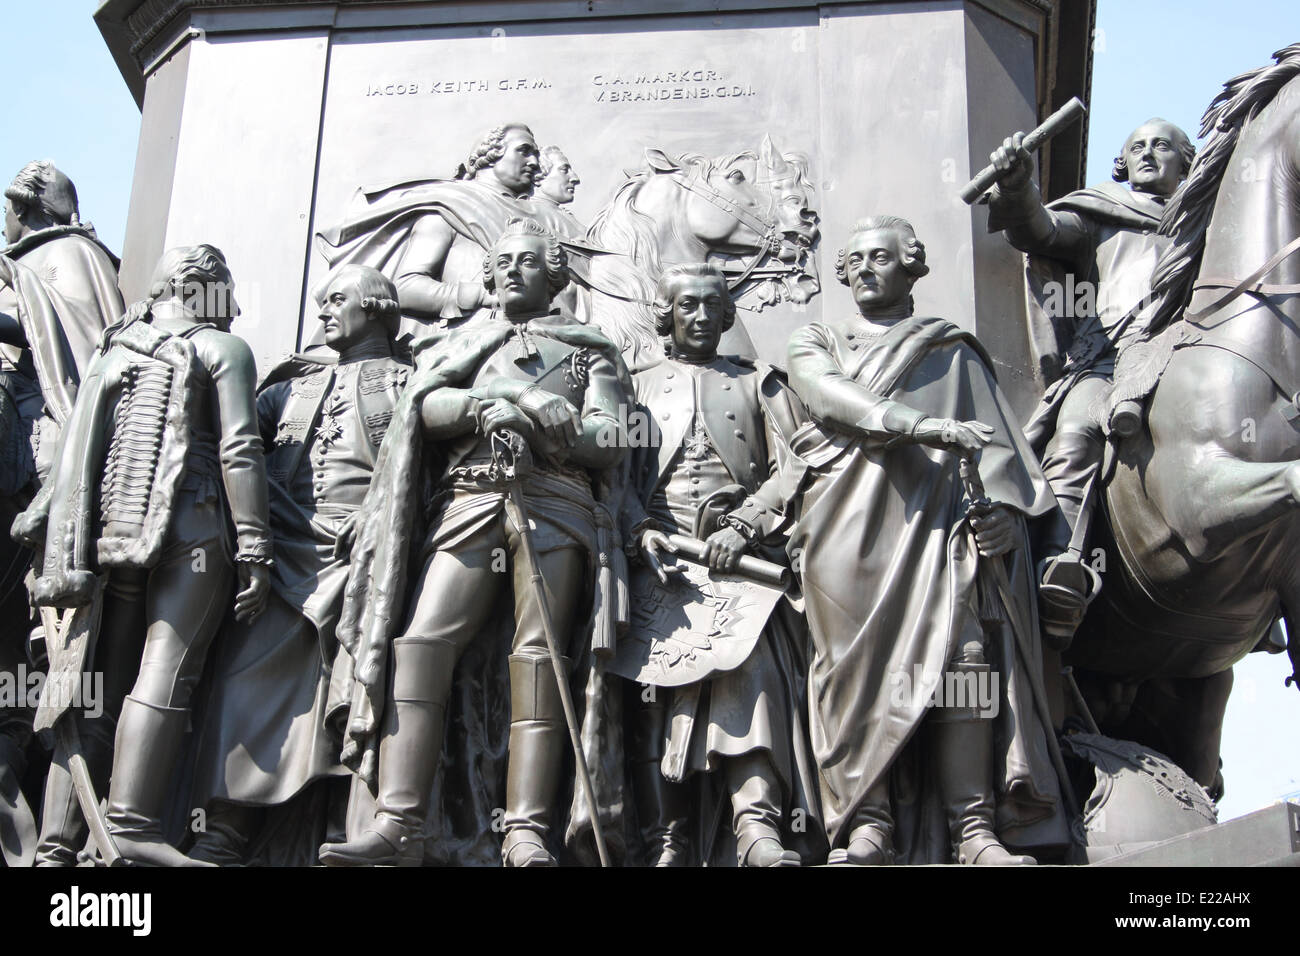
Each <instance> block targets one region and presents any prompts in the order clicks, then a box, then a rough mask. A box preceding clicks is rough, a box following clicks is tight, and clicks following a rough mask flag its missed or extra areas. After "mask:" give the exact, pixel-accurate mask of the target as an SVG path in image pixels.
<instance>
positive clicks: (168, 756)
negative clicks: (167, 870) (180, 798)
mask: <svg viewBox="0 0 1300 956" xmlns="http://www.w3.org/2000/svg"><path fill="white" fill-rule="evenodd" d="M189 715H190V712H189V710H188V708H184V707H162V706H159V705H157V704H148V703H145V702H144V701H142V700H140V699H139V698H136V697H132V696H130V695H128V696H127V697H126V699H125V700H124V701H122V714H121V716H120V717H118V720H117V738H116V744H115V746H114V754H113V778H112V781H111V782H110V784H109V790H108V827H109V831H110V832H111V833H112V835H113V840H114V842H116V843H117V848H118V850H119V851H120V852H121V854H122V857H123V859H125V860H126V861H127V862H128V863H136V864H142V865H144V866H210V865H211V864H208V863H203V862H201V861H198V860H191V859H190V858H189V857H188V856H186V855H185V854H184V853H182V852H181V851H180V850H178V849H176V848H175V847H174V846H172V845H171V844H170V843H168V842H167V841H166V839H164V838H163V834H162V812H163V806H164V804H165V803H166V801H167V793H168V788H169V787H170V786H171V785H172V776H173V774H174V772H175V770H176V761H177V759H178V758H179V757H180V749H181V742H182V741H183V740H184V738H185V730H186V726H187V724H188V723H189Z"/></svg>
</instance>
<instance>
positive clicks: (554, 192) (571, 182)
mask: <svg viewBox="0 0 1300 956" xmlns="http://www.w3.org/2000/svg"><path fill="white" fill-rule="evenodd" d="M551 158H552V162H551V171H550V172H549V173H547V174H546V175H545V176H544V177H543V178H542V180H541V182H539V183H538V184H537V191H538V192H540V193H541V194H542V195H543V196H545V197H546V198H547V199H549V200H551V201H552V202H555V203H559V204H560V205H563V204H564V203H570V202H573V197H574V195H575V194H576V191H577V187H578V184H579V183H580V182H582V180H581V179H579V178H578V176H577V174H576V173H574V171H573V166H572V165H571V164H570V163H569V157H567V156H565V155H564V154H563V153H552V154H551Z"/></svg>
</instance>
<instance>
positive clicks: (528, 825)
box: [501, 654, 569, 867]
mask: <svg viewBox="0 0 1300 956" xmlns="http://www.w3.org/2000/svg"><path fill="white" fill-rule="evenodd" d="M563 663H564V672H565V673H566V674H567V673H568V670H569V661H568V660H567V659H564V660H563ZM568 742H569V740H568V731H567V729H566V727H565V723H564V708H563V704H562V703H561V701H560V689H559V686H558V685H557V684H556V681H555V668H554V666H553V665H552V663H551V661H550V658H547V657H541V656H534V655H521V654H512V655H510V751H509V761H508V764H507V769H506V815H505V821H504V823H505V839H504V840H503V841H502V844H501V859H502V862H503V863H504V864H505V865H506V866H512V867H513V866H555V865H556V860H555V857H554V856H553V855H552V854H551V851H550V849H549V848H548V847H547V836H548V835H549V833H550V830H551V813H552V810H553V809H554V806H555V793H556V790H557V789H558V787H559V783H560V771H561V768H562V767H563V764H564V750H565V747H566V745H567V744H568Z"/></svg>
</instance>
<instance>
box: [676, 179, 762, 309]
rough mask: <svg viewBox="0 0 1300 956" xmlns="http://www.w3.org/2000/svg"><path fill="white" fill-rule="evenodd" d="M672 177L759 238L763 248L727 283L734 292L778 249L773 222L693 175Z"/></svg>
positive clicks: (688, 190) (678, 183) (728, 287)
mask: <svg viewBox="0 0 1300 956" xmlns="http://www.w3.org/2000/svg"><path fill="white" fill-rule="evenodd" d="M671 178H672V180H673V182H675V183H677V185H679V186H681V187H682V188H683V189H685V190H686V191H687V192H689V193H693V194H694V195H696V196H699V197H700V198H701V199H703V200H705V201H706V202H708V203H710V204H711V205H713V206H716V207H717V208H718V209H721V210H722V211H723V212H725V213H726V214H727V215H729V216H731V218H732V219H734V220H736V221H737V222H738V223H740V224H741V225H744V226H748V227H749V228H750V229H752V230H754V232H756V233H758V234H759V235H760V236H761V237H762V240H761V242H762V246H761V247H760V248H759V250H758V252H756V253H754V258H752V259H750V260H749V264H748V265H746V266H745V268H744V270H743V271H742V272H741V273H740V275H739V277H737V278H736V279H735V280H734V281H728V282H727V289H728V290H729V291H731V292H735V291H736V290H737V289H738V288H740V286H741V285H742V284H743V283H744V282H745V280H746V279H748V278H749V277H750V275H752V274H753V272H754V270H755V269H757V268H758V264H759V263H760V262H762V261H763V260H764V259H765V258H766V257H767V256H769V255H774V254H776V253H777V252H779V251H780V250H781V234H780V233H779V232H778V231H777V228H776V220H775V219H769V218H767V217H764V216H757V215H755V214H754V213H752V212H750V211H749V210H748V209H745V208H744V207H742V206H739V205H737V204H736V203H735V202H733V201H732V200H730V199H728V198H727V197H726V196H724V195H722V193H720V192H718V191H717V190H716V189H714V188H713V187H712V186H710V185H709V184H708V183H706V182H705V181H704V180H703V179H701V178H700V177H699V176H698V175H694V174H693V175H690V176H683V175H681V174H680V173H674V174H673V175H672V177H671ZM774 205H775V203H774Z"/></svg>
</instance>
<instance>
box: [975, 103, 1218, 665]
mask: <svg viewBox="0 0 1300 956" xmlns="http://www.w3.org/2000/svg"><path fill="white" fill-rule="evenodd" d="M1023 138H1024V134H1022V133H1015V134H1013V135H1012V136H1010V137H1008V138H1007V139H1006V141H1005V142H1003V144H1002V146H1001V147H999V148H998V149H997V150H995V151H994V152H993V154H992V156H991V157H990V158H991V159H992V162H993V164H994V165H995V166H996V167H997V168H998V170H999V171H1000V172H1001V173H1002V178H1001V179H1000V181H999V183H998V185H996V186H995V187H994V188H993V190H992V192H991V193H990V194H989V229H990V231H995V230H1002V231H1003V235H1004V236H1005V237H1006V239H1007V241H1008V242H1009V243H1011V245H1013V246H1014V247H1015V248H1017V249H1019V250H1021V251H1022V252H1026V253H1029V254H1030V261H1029V269H1028V282H1029V285H1030V291H1031V300H1032V301H1031V305H1030V312H1031V315H1030V325H1031V330H1030V337H1031V340H1032V345H1033V347H1034V349H1035V351H1036V353H1037V354H1038V355H1039V358H1040V361H1039V366H1040V371H1041V373H1042V375H1043V377H1044V378H1045V379H1046V380H1047V382H1048V388H1047V391H1046V393H1045V394H1044V396H1043V400H1042V403H1041V404H1040V405H1039V408H1038V409H1037V410H1036V412H1035V413H1034V415H1033V417H1032V418H1031V419H1030V422H1029V424H1028V426H1027V427H1026V429H1025V431H1026V433H1027V434H1028V436H1029V439H1030V442H1031V443H1032V444H1033V446H1034V448H1035V449H1036V450H1037V451H1039V453H1040V454H1041V455H1042V462H1043V473H1044V474H1045V475H1046V476H1047V479H1048V481H1049V482H1050V484H1051V486H1052V490H1053V491H1054V492H1055V493H1056V497H1057V500H1058V501H1059V502H1060V505H1061V512H1062V515H1063V516H1064V521H1058V522H1057V523H1056V524H1055V526H1054V527H1051V528H1049V529H1048V531H1047V532H1046V533H1045V536H1044V537H1045V540H1044V541H1043V542H1042V551H1043V553H1044V555H1045V556H1046V561H1045V563H1044V571H1043V575H1042V590H1041V597H1040V600H1041V603H1042V620H1043V630H1044V633H1045V635H1046V636H1047V637H1048V639H1049V640H1054V641H1055V642H1057V643H1059V644H1060V645H1062V646H1064V645H1066V644H1068V643H1069V641H1070V639H1071V637H1072V636H1073V634H1074V631H1075V630H1076V629H1077V627H1078V625H1079V622H1080V621H1081V620H1082V618H1083V612H1084V610H1085V609H1086V607H1087V604H1088V602H1089V601H1090V600H1091V599H1092V597H1093V596H1095V594H1096V591H1097V588H1099V587H1100V579H1099V578H1098V577H1097V576H1096V574H1095V572H1094V571H1093V570H1092V569H1091V568H1089V567H1088V566H1087V565H1086V564H1084V563H1083V554H1084V545H1085V542H1086V539H1087V535H1088V530H1089V523H1090V517H1091V511H1092V505H1091V500H1092V485H1093V478H1094V477H1095V476H1096V474H1097V472H1098V470H1099V468H1100V466H1101V461H1102V454H1103V451H1104V448H1105V440H1106V435H1107V433H1108V432H1110V431H1116V432H1118V433H1120V434H1121V435H1123V434H1131V433H1132V432H1133V431H1135V430H1136V429H1137V427H1138V422H1139V419H1138V416H1140V414H1141V412H1140V408H1138V407H1136V405H1135V403H1132V402H1128V403H1121V404H1120V405H1118V406H1117V407H1116V410H1115V412H1113V413H1112V414H1110V415H1109V416H1107V415H1106V407H1107V404H1108V397H1109V394H1110V391H1111V386H1112V384H1113V382H1114V377H1115V363H1116V361H1117V359H1118V357H1119V355H1120V353H1121V352H1123V351H1124V350H1125V349H1126V348H1127V347H1128V346H1129V345H1131V344H1133V343H1134V342H1135V341H1139V340H1142V339H1143V338H1144V337H1145V334H1146V333H1148V332H1150V331H1151V330H1149V329H1148V328H1147V324H1148V320H1149V316H1150V309H1149V302H1150V295H1149V293H1150V291H1151V273H1152V269H1153V268H1154V266H1155V264H1156V261H1157V259H1158V258H1159V256H1160V254H1161V253H1162V252H1163V251H1164V249H1165V247H1166V246H1168V244H1169V243H1170V242H1171V241H1172V240H1171V239H1170V238H1169V237H1167V236H1162V235H1160V234H1158V232H1157V229H1158V227H1159V225H1160V218H1161V215H1162V214H1163V212H1164V208H1165V205H1166V203H1167V202H1168V201H1169V198H1170V197H1171V196H1172V195H1173V194H1174V192H1175V191H1176V190H1177V189H1178V187H1179V185H1180V184H1181V183H1182V181H1183V180H1184V179H1185V178H1186V176H1187V172H1188V169H1189V168H1190V167H1191V163H1192V158H1193V156H1194V154H1195V150H1194V148H1193V146H1192V144H1191V140H1190V139H1189V138H1188V136H1187V134H1186V133H1184V132H1183V131H1182V130H1181V129H1179V128H1178V127H1177V126H1175V125H1173V124H1172V123H1169V122H1166V121H1165V120H1162V119H1151V120H1148V121H1147V122H1146V123H1143V124H1142V125H1141V126H1139V127H1138V128H1137V129H1136V130H1134V131H1133V132H1132V133H1131V134H1130V135H1129V137H1128V139H1127V140H1126V141H1125V143H1124V149H1123V152H1121V153H1120V155H1119V156H1117V157H1116V158H1115V166H1114V170H1113V173H1112V176H1113V178H1114V179H1115V182H1114V183H1103V184H1101V185H1098V186H1095V187H1092V188H1090V189H1083V190H1079V191H1078V192H1074V193H1071V194H1070V195H1068V196H1065V197H1064V198H1062V199H1059V200H1057V201H1056V202H1053V203H1052V204H1051V205H1050V206H1047V205H1044V204H1043V201H1042V197H1041V196H1040V194H1039V191H1038V187H1037V186H1036V185H1035V184H1034V183H1033V182H1032V180H1031V176H1032V173H1033V160H1032V159H1031V158H1030V156H1029V153H1028V151H1026V150H1025V148H1024V146H1023V145H1022V140H1023ZM1125 182H1127V183H1128V184H1129V186H1130V187H1131V188H1130V189H1125V188H1124V187H1123V186H1122V185H1120V184H1122V183H1125ZM1038 257H1044V258H1045V259H1046V260H1047V261H1043V260H1042V259H1039V258H1038ZM1107 417H1109V421H1104V419H1105V418H1107Z"/></svg>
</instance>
